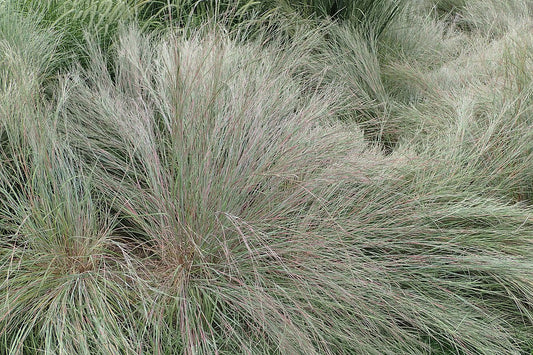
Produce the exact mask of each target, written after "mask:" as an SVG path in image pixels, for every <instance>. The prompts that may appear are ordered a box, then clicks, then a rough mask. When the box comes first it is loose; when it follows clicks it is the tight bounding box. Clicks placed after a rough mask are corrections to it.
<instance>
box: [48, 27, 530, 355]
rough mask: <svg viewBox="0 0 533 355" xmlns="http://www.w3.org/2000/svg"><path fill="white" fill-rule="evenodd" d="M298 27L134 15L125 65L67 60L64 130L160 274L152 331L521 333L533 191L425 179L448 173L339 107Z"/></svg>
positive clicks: (280, 340)
mask: <svg viewBox="0 0 533 355" xmlns="http://www.w3.org/2000/svg"><path fill="white" fill-rule="evenodd" d="M300 43H302V45H291V47H290V50H285V51H280V50H279V48H280V47H281V48H283V44H281V43H275V41H274V42H271V43H270V46H271V47H265V46H260V45H259V44H257V43H253V42H252V43H250V42H244V43H241V42H237V41H235V40H229V39H228V38H227V37H225V36H224V35H221V34H215V33H213V32H210V31H207V32H204V33H201V32H198V33H197V34H195V35H193V36H192V37H190V38H188V39H184V38H180V37H176V36H174V35H171V36H168V37H165V38H162V39H157V38H154V37H150V36H145V35H141V34H139V33H138V32H137V31H136V30H129V31H127V32H125V33H124V34H123V35H122V36H121V39H120V42H119V43H118V45H117V50H116V57H115V61H114V67H115V68H116V76H115V79H113V78H112V77H111V76H110V75H109V73H108V72H106V70H105V68H106V65H105V63H104V61H103V59H102V57H101V56H99V55H98V49H97V47H94V46H89V48H90V49H89V51H90V53H91V57H92V58H94V59H93V62H92V63H91V65H90V67H89V70H88V71H77V72H73V73H71V74H70V75H68V76H65V77H64V79H63V80H62V90H61V91H60V95H59V96H58V98H57V102H58V104H59V106H58V112H59V115H60V117H61V120H60V123H59V124H58V128H59V130H60V134H61V135H62V137H64V139H65V140H66V142H67V143H68V144H69V146H71V147H72V149H73V150H74V151H75V152H76V155H77V156H79V158H80V161H82V162H83V164H84V165H85V166H86V168H89V167H90V168H91V169H92V171H93V172H94V181H93V183H94V185H95V186H97V188H98V191H99V193H101V194H102V195H103V196H106V199H107V200H108V201H110V202H109V203H110V204H111V207H110V209H111V210H113V212H114V213H115V214H116V216H117V217H116V218H117V223H118V226H117V230H119V231H120V234H119V235H117V236H116V238H118V240H120V241H121V242H122V243H123V245H124V248H125V250H126V251H127V255H135V258H136V259H137V260H139V261H140V262H138V263H136V264H131V265H132V271H130V273H131V274H134V275H136V277H137V281H136V282H137V283H138V284H139V285H144V286H143V287H144V288H147V289H148V290H149V291H148V293H147V294H145V295H143V301H142V303H141V304H143V305H145V307H147V309H148V310H147V312H146V313H142V317H144V318H143V321H142V324H146V326H147V330H146V331H144V332H142V333H143V334H144V343H143V351H150V352H152V351H156V352H162V353H171V352H173V351H176V349H179V351H180V352H184V353H190V354H195V353H217V352H218V353H234V352H245V353H331V354H337V353H353V352H361V353H375V354H378V353H379V354H382V353H386V354H395V353H399V352H400V353H401V352H404V353H417V352H424V351H426V352H430V351H435V352H437V353H438V352H439V351H449V350H450V349H458V350H457V351H462V352H465V353H473V352H476V351H481V352H490V351H494V349H496V350H495V351H501V352H503V353H505V352H507V351H509V349H511V351H519V349H520V348H521V346H524V344H523V343H521V340H520V339H524V338H525V335H526V334H527V332H529V331H530V330H531V320H532V317H531V309H530V302H531V300H532V295H533V293H532V289H531V287H530V286H531V285H530V283H529V281H528V280H530V279H531V276H530V275H531V270H532V269H531V265H530V263H529V262H528V257H529V256H530V255H531V249H530V248H529V247H527V245H528V240H529V238H530V237H531V235H530V233H529V232H528V231H529V230H531V228H530V227H531V221H530V219H529V215H530V213H531V211H529V210H528V209H522V208H521V207H520V206H508V205H506V204H504V203H502V202H499V201H497V200H493V199H490V198H480V197H477V196H475V195H474V194H469V193H468V192H465V193H459V192H457V191H453V190H450V193H449V194H440V192H439V191H437V190H434V191H433V192H428V190H419V189H418V187H419V185H418V184H420V186H422V185H424V186H426V184H427V186H430V187H431V186H435V185H436V184H438V182H439V180H435V179H438V178H440V176H438V175H437V176H436V177H435V176H433V180H431V178H430V177H428V176H427V175H420V173H421V171H422V170H423V169H425V168H426V167H425V166H420V165H419V164H420V163H421V162H423V161H424V160H423V159H425V158H424V157H423V156H421V157H418V158H413V159H412V161H410V160H409V159H408V158H407V157H406V156H404V155H403V154H394V153H393V154H391V155H390V156H384V155H383V153H382V152H381V151H380V150H379V148H377V147H372V146H370V145H368V144H367V143H365V142H364V140H363V137H362V133H361V132H360V131H359V130H357V129H356V128H353V126H349V125H345V124H342V123H338V121H336V117H338V115H339V112H343V111H344V110H346V106H343V105H341V104H339V103H345V102H346V101H345V100H343V99H342V95H343V93H342V92H339V90H342V87H340V88H339V87H337V86H334V85H331V86H327V85H326V86H321V88H320V90H316V89H315V90H310V88H312V87H316V86H315V84H316V78H315V80H314V81H313V83H312V84H311V83H308V84H309V86H306V81H305V80H304V79H302V77H301V76H300V75H298V74H299V73H301V68H302V67H305V66H304V65H303V63H304V62H305V61H306V60H308V59H309V58H311V57H312V56H314V55H315V53H314V52H313V51H312V49H311V48H309V47H306V45H305V44H309V42H306V41H301V42H300ZM350 105H353V104H352V103H350ZM430 163H431V162H430V161H428V162H427V164H430ZM415 177H416V178H415ZM421 178H424V179H425V180H424V181H421V180H420V179H421ZM414 182H416V184H417V185H413V184H414ZM501 236H505V238H502V237H501ZM139 316H141V313H140V315H139ZM139 333H141V331H139Z"/></svg>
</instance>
